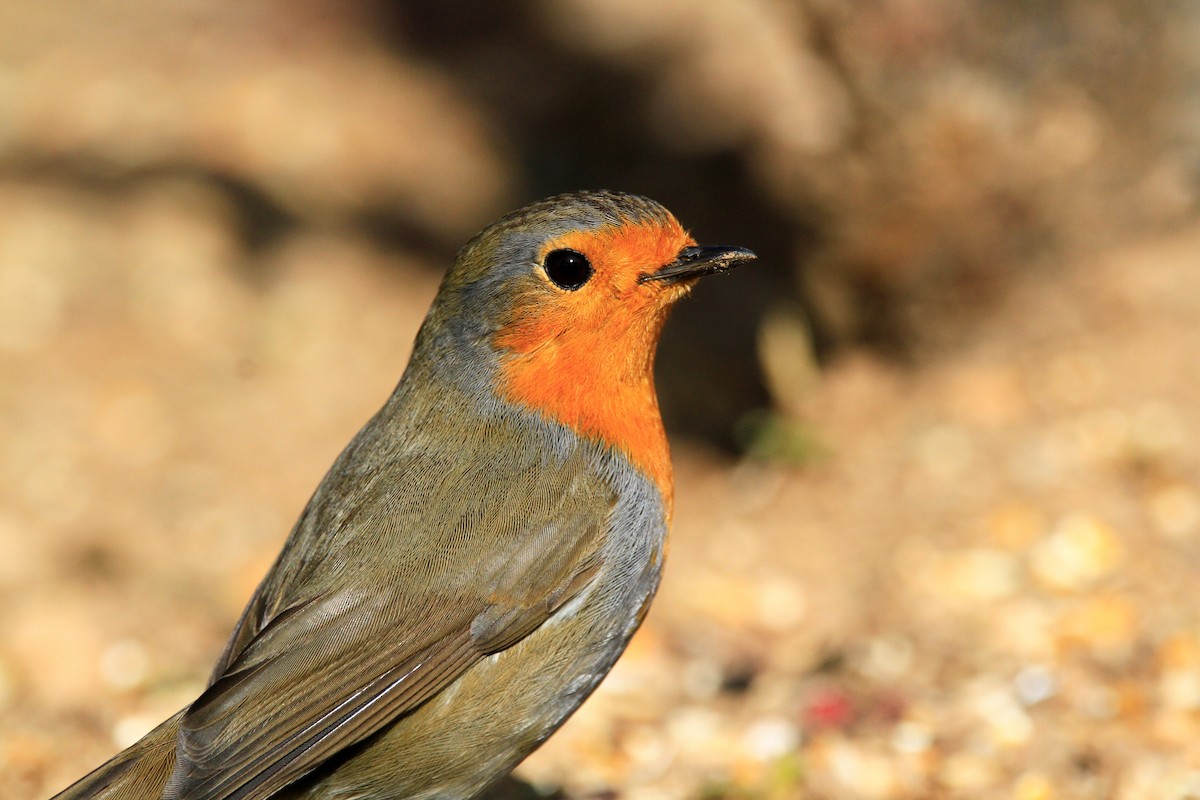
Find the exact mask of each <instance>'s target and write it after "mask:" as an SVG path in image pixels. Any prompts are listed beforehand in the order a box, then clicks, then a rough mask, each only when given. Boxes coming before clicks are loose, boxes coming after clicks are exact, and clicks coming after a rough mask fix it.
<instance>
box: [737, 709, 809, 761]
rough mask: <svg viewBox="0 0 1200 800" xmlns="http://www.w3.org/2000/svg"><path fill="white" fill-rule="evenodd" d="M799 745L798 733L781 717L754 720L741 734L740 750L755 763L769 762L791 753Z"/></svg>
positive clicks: (793, 726)
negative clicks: (755, 761)
mask: <svg viewBox="0 0 1200 800" xmlns="http://www.w3.org/2000/svg"><path fill="white" fill-rule="evenodd" d="M799 744H800V732H799V731H798V730H797V729H796V726H795V725H794V724H793V723H792V722H790V721H789V720H786V719H784V718H783V717H764V718H763V719H758V720H755V721H754V722H752V723H751V724H750V727H748V728H747V729H746V731H745V733H743V734H742V748H743V750H744V751H745V752H746V755H747V756H749V757H750V758H752V759H755V760H757V761H770V760H772V759H775V758H779V757H780V756H783V755H786V754H788V753H791V752H792V751H794V750H795V749H796V747H797V746H799Z"/></svg>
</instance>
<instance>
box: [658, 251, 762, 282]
mask: <svg viewBox="0 0 1200 800" xmlns="http://www.w3.org/2000/svg"><path fill="white" fill-rule="evenodd" d="M756 258H758V256H756V255H755V254H754V252H753V251H751V250H747V249H746V248H744V247H713V246H708V247H685V248H683V249H682V250H680V251H679V255H678V256H676V257H675V260H674V261H672V262H671V263H669V264H666V265H664V266H663V267H661V268H660V269H657V270H655V271H654V272H647V273H646V274H644V275H642V276H641V277H639V278H638V283H646V282H647V281H670V282H671V283H677V282H679V281H685V280H688V279H690V278H699V277H700V276H702V275H715V274H716V273H718V272H726V271H728V270H731V269H733V268H734V267H736V266H737V265H738V264H745V263H746V262H747V261H753V260H754V259H756Z"/></svg>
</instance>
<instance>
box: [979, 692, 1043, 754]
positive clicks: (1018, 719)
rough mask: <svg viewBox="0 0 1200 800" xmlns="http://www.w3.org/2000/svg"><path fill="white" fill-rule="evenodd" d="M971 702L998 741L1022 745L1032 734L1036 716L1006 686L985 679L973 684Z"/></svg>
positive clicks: (999, 742)
mask: <svg viewBox="0 0 1200 800" xmlns="http://www.w3.org/2000/svg"><path fill="white" fill-rule="evenodd" d="M968 702H969V705H970V706H971V708H972V709H973V710H974V712H975V714H976V715H977V716H978V717H979V718H980V719H981V720H982V721H983V723H984V725H985V726H986V728H987V731H988V733H989V734H990V735H991V737H992V740H993V741H994V742H995V743H996V744H997V745H1000V746H1002V747H1019V746H1021V745H1024V744H1026V743H1027V742H1028V741H1029V739H1030V738H1031V737H1032V736H1033V720H1032V719H1030V717H1029V715H1028V714H1027V713H1025V709H1023V708H1022V707H1021V705H1020V704H1019V703H1018V702H1017V698H1016V697H1015V696H1014V694H1013V693H1012V692H1011V691H1010V690H1009V688H1008V687H1007V686H1004V685H1002V684H998V683H991V682H987V681H985V682H982V683H980V684H979V685H977V686H976V687H974V688H973V690H972V692H971V694H970V696H969V699H968Z"/></svg>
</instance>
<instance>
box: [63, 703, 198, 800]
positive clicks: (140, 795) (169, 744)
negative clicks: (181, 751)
mask: <svg viewBox="0 0 1200 800" xmlns="http://www.w3.org/2000/svg"><path fill="white" fill-rule="evenodd" d="M181 716H183V712H182V711H180V712H179V713H178V714H176V715H175V716H173V717H171V718H170V719H168V720H167V721H166V722H164V723H163V724H161V725H159V726H158V727H157V728H155V729H154V730H152V731H150V732H149V733H147V734H146V735H145V736H143V737H142V738H141V739H140V740H138V741H137V743H135V744H134V745H132V746H131V747H129V748H127V749H125V750H122V751H121V752H120V753H117V754H116V755H115V756H113V757H112V758H111V759H109V760H108V762H107V763H105V764H102V765H101V766H99V767H97V768H96V769H94V770H92V771H91V772H90V773H88V774H87V775H85V776H84V777H82V778H80V779H79V780H78V781H76V782H75V783H74V784H72V785H71V786H69V787H67V788H66V789H64V790H63V791H62V792H60V793H58V794H56V795H55V796H54V797H53V798H51V800H159V798H160V797H162V792H163V787H164V786H166V783H167V778H169V777H170V776H171V770H173V769H174V768H175V739H176V736H177V734H178V732H179V718H180V717H181Z"/></svg>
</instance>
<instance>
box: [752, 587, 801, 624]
mask: <svg viewBox="0 0 1200 800" xmlns="http://www.w3.org/2000/svg"><path fill="white" fill-rule="evenodd" d="M757 601H758V621H759V622H760V623H761V624H762V626H763V627H764V628H767V629H768V630H771V631H776V632H785V631H789V630H791V629H793V628H795V627H796V626H798V625H799V624H800V623H801V622H803V621H804V616H805V612H806V611H807V609H808V602H807V599H806V597H805V594H804V590H803V589H802V588H801V586H800V585H799V583H797V582H796V580H795V579H794V578H785V577H783V576H778V575H777V576H772V577H769V578H765V579H763V580H762V581H760V582H759V584H758V591H757Z"/></svg>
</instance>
